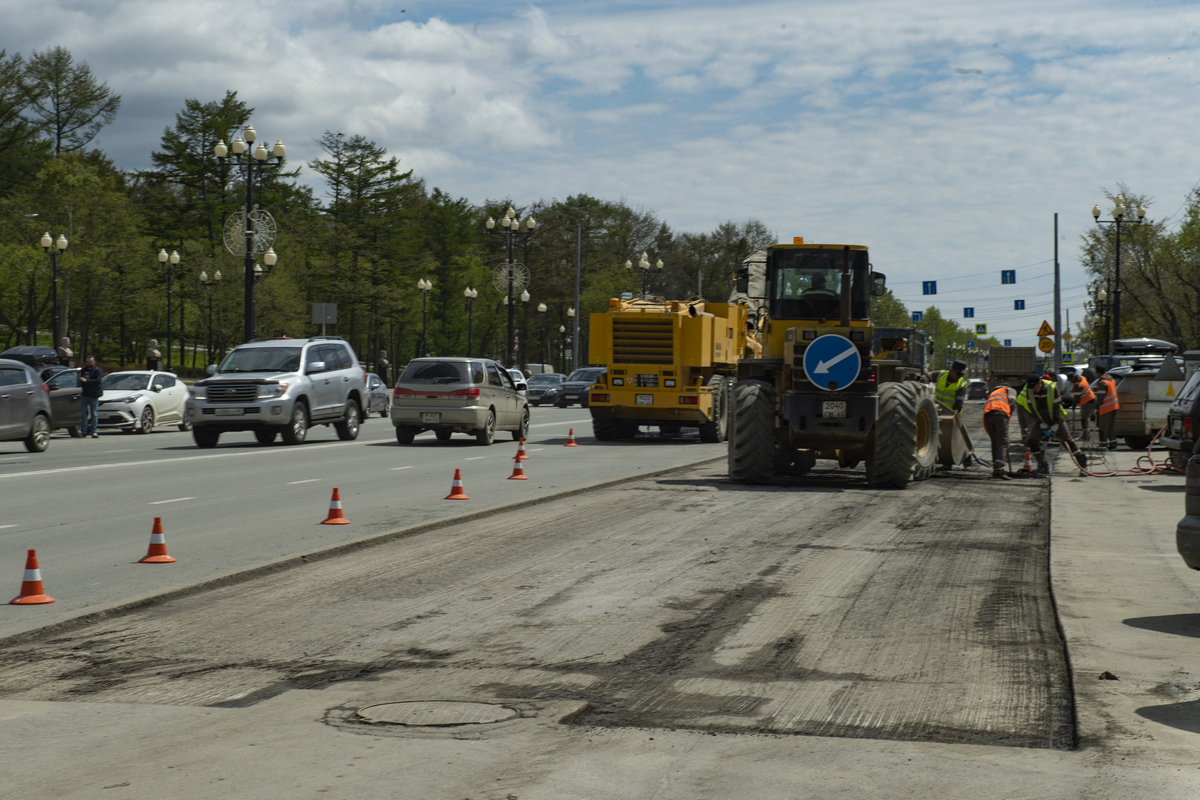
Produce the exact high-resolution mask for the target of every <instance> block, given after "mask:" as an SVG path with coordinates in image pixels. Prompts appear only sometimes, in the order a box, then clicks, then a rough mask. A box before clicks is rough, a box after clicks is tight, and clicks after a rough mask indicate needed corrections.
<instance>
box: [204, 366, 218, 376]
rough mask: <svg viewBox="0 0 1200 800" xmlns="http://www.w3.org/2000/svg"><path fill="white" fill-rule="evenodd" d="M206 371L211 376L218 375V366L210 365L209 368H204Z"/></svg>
mask: <svg viewBox="0 0 1200 800" xmlns="http://www.w3.org/2000/svg"><path fill="white" fill-rule="evenodd" d="M204 371H205V372H207V373H208V374H209V375H216V374H217V365H216V364H209V365H208V366H207V367H205V368H204Z"/></svg>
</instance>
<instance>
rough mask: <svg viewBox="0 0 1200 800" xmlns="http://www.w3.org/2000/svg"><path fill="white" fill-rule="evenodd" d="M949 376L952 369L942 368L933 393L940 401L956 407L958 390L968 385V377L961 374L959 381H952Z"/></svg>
mask: <svg viewBox="0 0 1200 800" xmlns="http://www.w3.org/2000/svg"><path fill="white" fill-rule="evenodd" d="M949 378H950V370H948V369H947V370H942V374H941V375H938V379H937V383H936V384H935V385H934V389H933V393H934V396H936V397H937V399H938V402H940V403H942V404H943V405H947V406H949V407H950V408H954V399H955V397H956V396H957V395H958V391H959V390H960V389H962V388H965V387H966V385H967V379H966V378H964V377H962V376H961V375H960V376H959V378H958V380H957V381H955V382H954V383H950V380H949Z"/></svg>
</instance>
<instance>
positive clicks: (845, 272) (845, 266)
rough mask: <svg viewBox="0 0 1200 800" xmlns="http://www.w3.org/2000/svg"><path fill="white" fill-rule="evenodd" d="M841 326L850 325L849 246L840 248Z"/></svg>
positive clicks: (846, 326)
mask: <svg viewBox="0 0 1200 800" xmlns="http://www.w3.org/2000/svg"><path fill="white" fill-rule="evenodd" d="M842 327H843V328H849V327H850V247H849V246H848V245H847V246H846V248H845V249H844V250H842Z"/></svg>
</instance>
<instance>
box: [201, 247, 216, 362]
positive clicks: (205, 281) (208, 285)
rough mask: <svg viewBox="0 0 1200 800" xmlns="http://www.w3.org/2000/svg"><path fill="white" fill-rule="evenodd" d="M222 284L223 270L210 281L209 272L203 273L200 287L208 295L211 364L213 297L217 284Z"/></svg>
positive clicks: (214, 274)
mask: <svg viewBox="0 0 1200 800" xmlns="http://www.w3.org/2000/svg"><path fill="white" fill-rule="evenodd" d="M220 282H221V270H217V271H216V272H214V273H213V276H212V278H211V279H209V277H208V273H207V272H204V271H201V273H200V285H201V286H203V287H204V290H205V294H207V295H208V345H207V350H208V361H210V362H211V361H212V354H213V330H212V317H213V312H212V306H213V303H212V296H213V289H215V288H216V286H217V284H218V283H220Z"/></svg>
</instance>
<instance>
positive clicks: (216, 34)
mask: <svg viewBox="0 0 1200 800" xmlns="http://www.w3.org/2000/svg"><path fill="white" fill-rule="evenodd" d="M6 6H7V8H5V7H6ZM0 11H3V12H4V13H3V18H4V26H3V28H2V29H0V48H3V49H5V50H7V51H8V53H9V54H12V53H14V52H19V53H21V54H22V55H25V56H28V55H30V54H31V53H32V51H34V50H44V49H46V48H48V47H52V46H55V45H60V46H63V47H66V48H67V49H68V50H70V51H71V53H72V55H73V56H74V58H75V59H76V61H77V62H86V63H87V64H88V66H89V67H90V68H91V69H92V71H93V73H94V74H95V75H96V76H97V78H99V79H100V80H101V81H104V82H106V83H107V84H108V85H109V87H110V88H111V89H112V90H113V91H114V92H116V93H118V94H120V95H121V96H122V105H121V111H120V114H119V116H118V118H117V120H116V122H115V123H114V124H113V125H111V126H110V127H108V128H106V129H105V130H104V131H103V132H102V133H101V134H100V136H99V137H98V138H97V139H96V140H95V142H94V145H95V146H97V147H99V148H101V149H103V150H104V151H105V152H106V153H107V154H108V155H109V156H110V157H112V158H114V159H115V161H116V163H117V165H118V166H119V167H120V168H123V169H130V170H132V169H142V168H147V167H149V165H150V153H151V152H152V151H154V150H155V149H156V148H157V147H158V145H159V143H160V141H161V137H162V133H163V130H164V129H165V128H167V127H171V126H173V125H174V122H175V114H176V113H178V112H179V111H180V110H181V109H182V108H183V104H184V101H185V100H186V99H187V98H196V99H199V100H201V101H202V102H208V101H214V100H219V99H221V97H223V96H224V94H225V92H226V91H227V90H234V91H236V92H237V93H238V96H239V99H241V100H243V101H244V102H246V103H247V104H248V105H250V106H251V107H253V108H254V109H255V113H254V116H253V118H252V120H251V121H252V123H253V125H254V127H255V129H256V130H257V131H258V132H259V136H260V137H261V138H264V139H269V140H271V141H273V140H275V139H282V140H283V142H284V143H285V144H286V145H287V148H288V159H289V161H290V162H291V163H292V164H293V165H296V164H299V163H301V162H306V161H311V160H313V159H316V158H318V157H319V156H320V154H321V153H320V148H319V147H318V146H317V145H316V140H317V139H318V138H319V137H320V136H321V135H322V134H323V133H324V132H326V131H338V132H343V133H346V134H348V135H354V134H361V135H363V136H365V137H367V138H368V139H370V140H372V141H374V142H376V143H377V144H379V145H382V146H383V147H385V148H387V150H388V152H389V154H391V155H394V156H397V157H399V158H400V161H401V167H402V168H405V169H413V170H415V173H416V175H417V176H419V177H421V178H423V179H424V180H425V181H426V183H427V185H428V186H430V187H434V186H436V187H439V188H441V189H443V190H444V191H446V192H447V193H449V194H450V195H452V196H454V197H464V198H467V199H468V200H470V201H472V202H474V203H482V202H483V201H484V200H488V199H501V198H512V199H513V201H514V202H515V203H517V204H518V205H520V204H522V203H529V202H533V201H535V200H539V199H542V200H552V199H555V198H557V199H564V198H566V197H569V196H571V195H576V194H587V195H591V196H594V197H598V198H602V199H610V200H624V201H625V202H627V203H628V204H629V205H630V206H632V207H635V208H645V209H648V210H652V211H654V212H655V213H656V214H657V215H658V217H659V218H660V219H661V220H663V221H665V222H666V223H668V224H669V225H670V226H671V227H672V228H673V229H674V230H676V231H691V232H696V233H701V232H708V231H711V230H713V229H714V228H716V227H717V226H718V225H720V224H721V223H723V222H727V221H734V222H742V221H745V220H747V219H757V220H761V221H762V222H763V223H765V224H766V225H767V227H768V228H769V229H771V230H772V231H774V232H775V233H776V235H777V237H778V241H781V242H790V241H792V238H793V237H795V236H803V237H805V240H806V241H809V242H826V243H837V244H845V243H850V244H862V245H867V246H868V247H869V248H870V251H871V261H872V263H873V264H874V266H875V268H876V269H877V270H878V271H880V272H883V273H885V274H886V275H887V276H888V286H889V287H890V288H891V289H892V290H893V292H894V293H895V294H896V296H897V297H898V298H899V299H900V300H901V301H902V302H903V303H904V304H905V305H906V306H907V307H908V308H909V309H910V310H920V309H924V308H926V307H927V306H929V305H936V306H938V308H939V309H940V310H941V312H942V314H943V315H944V316H945V317H947V318H950V319H954V320H956V321H959V322H960V323H962V324H964V325H965V324H976V323H983V324H987V325H988V334H989V335H991V336H996V337H998V338H1001V339H1008V338H1011V339H1012V340H1013V342H1012V343H1013V344H1014V345H1032V344H1034V343H1035V342H1036V336H1035V334H1036V332H1037V329H1038V328H1039V327H1040V325H1041V323H1042V321H1043V320H1049V321H1050V322H1051V323H1053V274H1054V259H1055V214H1057V215H1058V241H1057V245H1058V260H1059V265H1060V270H1061V286H1062V291H1061V295H1062V307H1063V322H1064V323H1065V322H1066V319H1067V316H1068V314H1069V316H1070V320H1071V323H1072V325H1071V330H1072V331H1076V330H1077V325H1076V323H1078V322H1079V321H1080V320H1081V319H1082V317H1083V314H1084V310H1083V302H1084V301H1085V300H1086V299H1087V286H1086V277H1085V273H1084V270H1083V267H1082V265H1081V264H1080V261H1079V253H1080V244H1081V236H1082V235H1083V234H1084V233H1086V231H1087V229H1088V228H1090V227H1095V223H1094V221H1093V219H1092V215H1091V208H1092V206H1093V205H1095V204H1100V206H1101V207H1102V209H1103V210H1104V217H1103V218H1104V219H1108V218H1109V214H1110V211H1111V203H1110V202H1108V201H1107V199H1106V197H1107V194H1113V193H1116V192H1117V191H1119V190H1120V188H1122V187H1126V188H1128V189H1129V190H1130V191H1132V192H1135V193H1137V194H1139V195H1145V196H1147V197H1149V198H1151V199H1152V201H1153V202H1151V203H1150V204H1149V205H1148V210H1147V217H1148V218H1150V219H1154V220H1166V222H1167V225H1168V227H1169V228H1170V227H1173V226H1174V225H1176V224H1177V223H1178V221H1179V219H1180V215H1181V212H1182V206H1183V204H1184V203H1185V202H1186V200H1187V198H1188V196H1189V194H1190V192H1191V191H1192V190H1193V189H1194V188H1195V187H1196V185H1197V181H1198V180H1200V170H1198V169H1197V165H1196V163H1195V162H1196V157H1195V155H1194V152H1195V148H1194V146H1193V142H1192V141H1191V137H1192V136H1193V135H1194V132H1195V131H1197V130H1200V104H1198V103H1197V102H1196V100H1197V99H1198V87H1197V82H1198V81H1200V33H1198V32H1200V4H1195V3H1192V2H1166V1H1163V2H1153V0H1150V1H1149V2H1148V1H1147V0H1142V1H1141V2H1138V3H1118V2H1110V1H1109V0H1091V1H1090V2H1087V3H1084V2H1080V1H1079V0H1058V1H1057V2H1055V3H1045V2H1028V0H1013V1H1011V2H1008V3H989V4H984V3H965V2H949V0H925V2H922V3H920V4H914V3H898V2H878V1H875V0H872V1H870V2H868V1H867V0H840V1H839V2H828V1H825V2H808V0H790V1H789V2H754V1H753V0H750V1H749V2H741V3H736V4H735V3H729V2H720V3H718V2H711V1H710V0H689V2H677V1H676V0H658V1H657V2H656V1H655V0H648V1H647V2H639V3H629V2H598V1H596V0H548V1H547V2H541V3H526V4H522V3H476V2H466V1H465V0H443V1H441V2H426V1H425V0H407V1H406V2H398V3H393V2H382V0H346V1H345V2H342V3H327V2H321V3H317V2H312V0H288V2H276V1H274V0H243V1H242V2H237V3H233V2H226V1H225V0H202V1H201V2H197V1H196V0H179V1H177V0H138V2H130V1H129V0H41V2H38V3H23V4H20V5H18V4H17V3H16V0H0ZM304 177H307V178H308V179H309V180H312V181H313V182H314V184H315V180H314V176H313V174H312V171H311V170H306V171H305V175H304V176H302V179H303V178H304ZM1001 270H1016V277H1017V282H1016V283H1015V284H1012V285H1003V284H1002V283H1001V277H1000V273H1001ZM533 278H534V282H535V284H536V275H535V276H533ZM925 281H937V288H938V293H937V295H936V296H925V295H923V294H922V287H923V283H924V282H925ZM1018 299H1023V300H1025V306H1026V310H1025V311H1024V312H1020V311H1015V310H1014V301H1015V300H1018ZM966 308H973V309H974V310H975V315H974V317H973V318H972V319H967V318H965V316H964V309H966ZM1126 333H1127V334H1128V333H1129V332H1128V331H1126Z"/></svg>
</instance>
